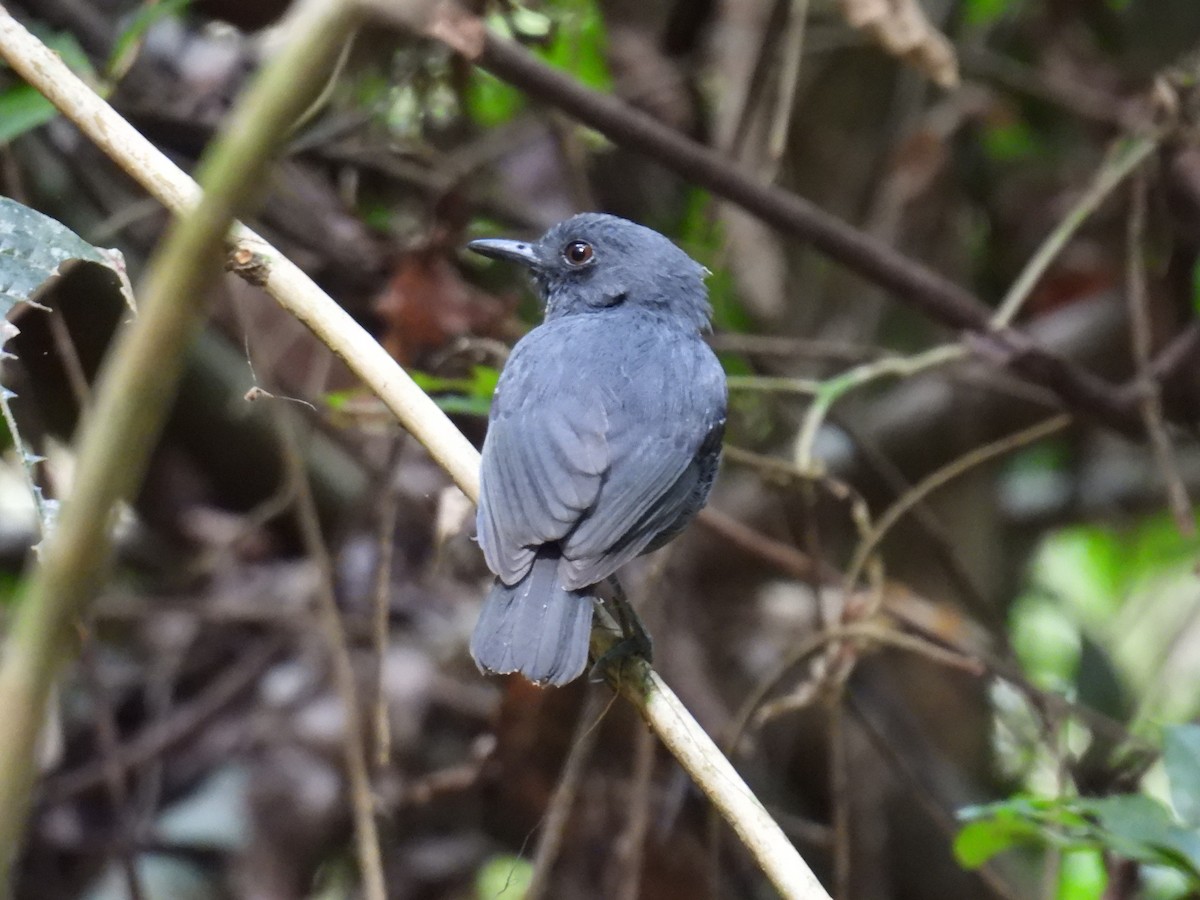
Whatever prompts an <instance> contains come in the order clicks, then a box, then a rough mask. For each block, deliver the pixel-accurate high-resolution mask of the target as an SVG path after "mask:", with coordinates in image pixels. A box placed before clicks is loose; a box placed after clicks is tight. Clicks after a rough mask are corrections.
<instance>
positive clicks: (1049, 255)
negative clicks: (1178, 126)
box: [992, 133, 1162, 328]
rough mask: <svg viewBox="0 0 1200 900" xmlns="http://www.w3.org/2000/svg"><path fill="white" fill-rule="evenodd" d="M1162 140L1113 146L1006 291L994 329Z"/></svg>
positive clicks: (1021, 302)
mask: <svg viewBox="0 0 1200 900" xmlns="http://www.w3.org/2000/svg"><path fill="white" fill-rule="evenodd" d="M1161 138H1162V135H1160V134H1158V133H1152V134H1147V135H1142V136H1141V137H1138V138H1135V139H1133V140H1122V141H1119V142H1118V143H1117V144H1116V146H1115V147H1114V148H1113V151H1112V153H1111V154H1110V155H1109V158H1108V159H1107V160H1105V162H1104V165H1103V166H1101V167H1100V171H1099V172H1097V173H1096V176H1095V178H1094V179H1093V180H1092V184H1091V186H1090V187H1089V188H1088V189H1087V191H1085V192H1084V194H1083V196H1082V197H1080V198H1079V202H1077V203H1076V204H1075V205H1074V206H1073V207H1071V210H1070V211H1069V212H1068V213H1067V214H1066V216H1064V217H1063V220H1062V221H1061V222H1059V223H1058V225H1056V226H1055V228H1054V230H1053V231H1052V232H1050V234H1049V236H1048V237H1047V238H1046V240H1045V241H1043V242H1042V244H1041V246H1039V247H1038V249H1037V252H1036V253H1035V254H1034V255H1033V258H1032V259H1030V260H1029V262H1028V263H1027V264H1026V266H1025V268H1024V269H1022V270H1021V274H1020V275H1019V276H1017V280H1016V281H1014V282H1013V284H1012V287H1010V288H1009V289H1008V293H1007V294H1005V295H1004V299H1003V300H1002V301H1001V302H1000V308H999V309H997V310H996V314H995V315H994V316H992V325H993V326H994V327H996V328H1004V327H1006V326H1007V325H1009V324H1010V323H1011V322H1012V320H1013V319H1014V318H1016V316H1017V313H1019V312H1020V311H1021V307H1022V306H1023V305H1024V303H1025V301H1026V300H1027V299H1028V298H1029V295H1030V294H1031V293H1032V292H1033V289H1034V288H1035V287H1036V286H1037V283H1038V282H1039V281H1040V280H1041V278H1042V276H1043V275H1045V274H1046V270H1047V269H1048V268H1050V264H1051V263H1052V262H1054V260H1055V258H1056V257H1057V256H1058V254H1059V253H1060V252H1061V251H1062V249H1063V247H1065V246H1066V245H1067V242H1068V241H1069V240H1071V238H1072V237H1074V235H1075V232H1077V231H1078V230H1079V228H1080V226H1081V225H1083V223H1084V222H1086V221H1087V220H1088V217H1090V216H1091V214H1092V213H1094V212H1095V211H1096V209H1097V208H1098V207H1099V206H1100V204H1101V203H1103V202H1104V200H1105V198H1106V197H1108V195H1109V194H1111V193H1112V192H1113V191H1114V190H1116V188H1117V185H1119V184H1120V183H1121V182H1122V181H1124V180H1125V178H1126V177H1127V176H1128V175H1129V173H1131V172H1132V171H1134V170H1135V169H1136V168H1137V167H1138V166H1140V165H1141V164H1142V163H1143V162H1145V161H1146V158H1147V157H1148V156H1149V155H1150V154H1151V153H1153V152H1154V151H1155V150H1157V149H1158V146H1159V143H1160V141H1161Z"/></svg>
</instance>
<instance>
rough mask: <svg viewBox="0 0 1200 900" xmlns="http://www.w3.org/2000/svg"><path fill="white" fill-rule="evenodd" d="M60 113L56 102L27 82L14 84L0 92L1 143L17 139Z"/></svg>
mask: <svg viewBox="0 0 1200 900" xmlns="http://www.w3.org/2000/svg"><path fill="white" fill-rule="evenodd" d="M57 115H58V110H57V109H55V108H54V104H53V103H51V102H50V101H49V100H47V99H46V98H45V97H43V96H42V95H41V94H40V93H38V92H37V91H36V90H35V89H34V88H32V87H30V86H29V85H27V84H14V85H13V86H12V87H10V88H9V89H8V90H7V91H5V92H4V93H3V94H0V144H7V143H9V142H10V141H13V140H16V139H17V138H19V137H20V136H21V135H23V134H25V133H26V132H27V131H33V129H35V128H38V127H40V126H42V125H45V124H46V123H47V122H49V121H50V120H51V119H53V118H54V117H55V116H57Z"/></svg>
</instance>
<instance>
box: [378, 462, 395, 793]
mask: <svg viewBox="0 0 1200 900" xmlns="http://www.w3.org/2000/svg"><path fill="white" fill-rule="evenodd" d="M394 459H395V457H394V456H393V460H394ZM392 473H393V468H392V467H390V466H389V467H388V484H387V486H386V488H385V490H384V492H383V501H382V503H381V504H380V509H379V561H378V563H377V564H376V565H377V568H376V570H375V598H374V599H375V610H374V613H375V614H374V616H373V619H374V623H373V629H372V630H373V631H374V639H375V723H374V724H375V728H374V731H375V765H376V766H377V767H378V768H379V769H380V770H383V769H385V768H386V767H387V766H388V765H389V764H390V763H391V759H392V729H391V714H390V710H389V707H388V695H387V685H386V684H385V673H386V667H387V653H388V618H389V613H390V612H391V599H392V554H393V549H394V547H395V544H396V509H397V507H398V505H399V503H398V500H399V498H398V497H397V495H396V488H395V486H394V485H393V484H392V483H391V477H392Z"/></svg>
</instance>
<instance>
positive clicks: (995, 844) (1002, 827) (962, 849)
mask: <svg viewBox="0 0 1200 900" xmlns="http://www.w3.org/2000/svg"><path fill="white" fill-rule="evenodd" d="M1039 837H1040V833H1039V831H1038V829H1036V828H1033V827H1031V826H1030V825H1029V824H1028V823H1025V822H1021V821H1020V820H1016V819H988V820H986V821H982V822H972V823H970V824H969V825H967V826H966V827H965V828H963V829H962V830H960V831H959V832H958V835H957V836H956V837H955V838H954V856H955V858H956V859H958V862H959V865H961V866H963V867H964V868H967V869H977V868H979V867H980V866H982V865H983V864H984V863H986V862H987V861H988V860H989V859H991V858H992V857H993V856H996V855H997V854H999V853H1003V852H1004V851H1005V850H1010V849H1012V848H1013V847H1015V846H1017V845H1018V844H1034V843H1039Z"/></svg>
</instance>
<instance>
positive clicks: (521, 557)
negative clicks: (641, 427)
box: [476, 329, 609, 584]
mask: <svg viewBox="0 0 1200 900" xmlns="http://www.w3.org/2000/svg"><path fill="white" fill-rule="evenodd" d="M554 348H555V343H554V341H553V340H552V339H551V336H550V335H548V334H547V333H546V332H545V331H543V329H535V330H534V331H533V332H531V333H530V334H529V335H528V336H527V337H526V338H525V340H523V341H522V342H521V344H519V345H518V346H517V348H516V349H515V350H514V351H513V355H512V356H511V357H510V359H509V362H508V364H507V365H506V366H505V368H504V372H503V374H502V375H501V378H500V383H499V385H498V386H497V389H496V395H495V397H494V398H493V400H492V411H491V417H490V421H489V425H488V433H487V438H486V440H485V441H484V445H483V465H482V470H481V472H480V497H479V511H478V515H477V518H476V521H477V527H478V534H479V543H480V546H481V547H482V549H483V553H484V558H485V559H486V560H487V563H488V567H489V568H490V569H491V570H492V571H493V572H495V573H496V575H497V576H499V578H500V580H501V581H503V582H505V583H506V584H514V583H516V582H517V581H519V580H520V579H521V578H522V577H524V575H525V573H526V572H527V571H528V569H529V566H530V565H532V563H533V557H534V554H535V553H536V551H537V548H538V547H539V546H540V545H542V544H545V543H550V542H553V541H558V540H561V539H562V538H563V537H565V536H566V535H567V534H568V533H570V531H571V530H572V529H573V528H575V526H576V524H577V523H578V521H579V519H580V517H581V516H583V514H584V513H585V512H586V511H587V510H588V509H589V508H591V506H592V505H593V504H594V503H595V501H596V498H597V495H598V493H599V490H600V484H601V481H602V479H603V476H604V473H605V472H606V471H607V469H608V466H609V447H608V441H607V431H608V419H607V414H606V409H605V405H604V402H603V398H602V392H603V385H601V384H598V383H596V381H595V380H593V379H581V378H578V377H573V375H574V374H575V373H568V372H562V371H557V370H558V369H561V361H560V360H556V359H555V357H554V356H553V355H552V354H551V352H550V351H552V350H553V349H554ZM560 352H561V351H560Z"/></svg>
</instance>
